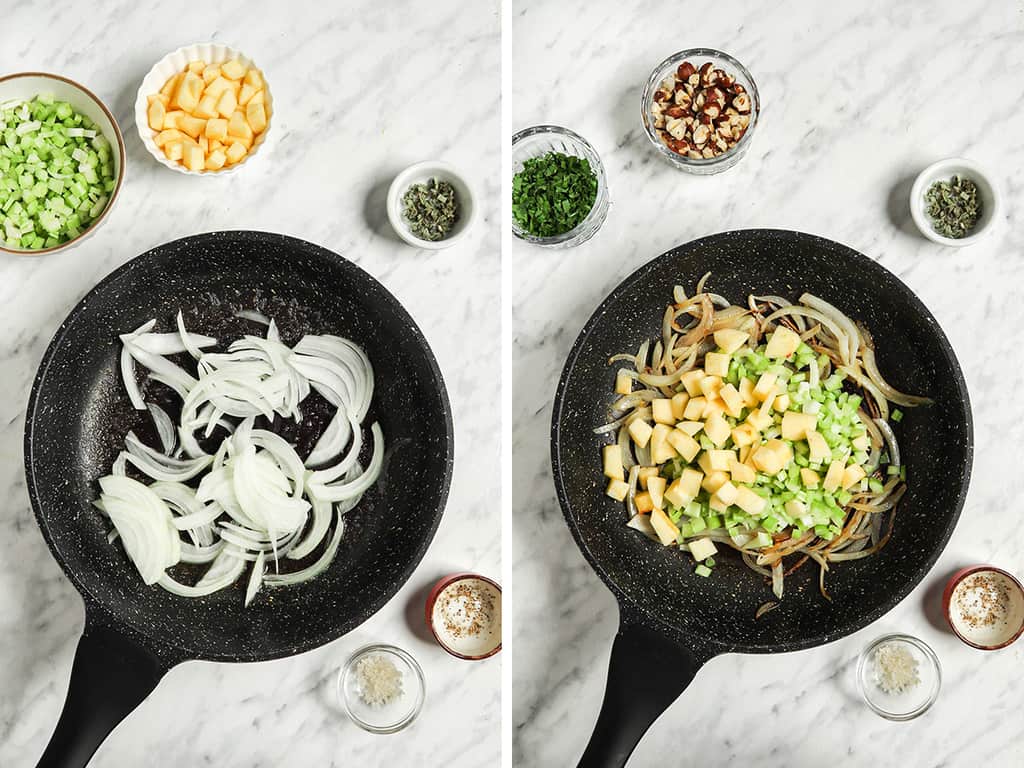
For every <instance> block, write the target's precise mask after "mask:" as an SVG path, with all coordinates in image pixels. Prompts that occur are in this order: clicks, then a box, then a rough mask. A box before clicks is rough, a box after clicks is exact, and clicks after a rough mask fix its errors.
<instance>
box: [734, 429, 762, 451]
mask: <svg viewBox="0 0 1024 768" xmlns="http://www.w3.org/2000/svg"><path fill="white" fill-rule="evenodd" d="M731 434H732V441H733V442H734V443H735V444H736V447H737V448H742V447H744V446H747V445H751V444H752V443H754V442H756V441H757V439H758V431H757V428H756V427H754V425H753V424H747V423H743V424H740V425H739V426H738V427H736V428H735V429H733V430H732V433H731Z"/></svg>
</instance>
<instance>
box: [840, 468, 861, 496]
mask: <svg viewBox="0 0 1024 768" xmlns="http://www.w3.org/2000/svg"><path fill="white" fill-rule="evenodd" d="M865 477H867V472H865V471H864V467H862V466H861V465H860V464H851V465H850V466H848V467H847V468H846V469H845V470H843V480H842V484H843V489H844V490H849V489H850V488H852V487H853V486H854V485H856V484H857V483H859V482H860V481H861V480H863V479H864V478H865Z"/></svg>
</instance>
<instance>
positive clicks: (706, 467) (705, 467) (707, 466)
mask: <svg viewBox="0 0 1024 768" xmlns="http://www.w3.org/2000/svg"><path fill="white" fill-rule="evenodd" d="M697 466H698V467H700V468H701V471H702V472H703V473H704V474H705V475H710V474H711V473H712V472H713V471H714V470H713V469H711V455H710V454H709V453H708V452H707V451H703V452H702V453H701V454H700V456H698V457H697Z"/></svg>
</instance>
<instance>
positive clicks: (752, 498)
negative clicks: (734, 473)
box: [733, 485, 768, 515]
mask: <svg viewBox="0 0 1024 768" xmlns="http://www.w3.org/2000/svg"><path fill="white" fill-rule="evenodd" d="M767 503H768V501H767V500H766V499H764V498H762V497H761V496H758V495H757V494H756V493H754V492H753V491H752V490H750V489H749V488H747V486H745V485H741V486H740V487H739V488H738V489H737V490H736V500H735V501H733V504H735V505H736V506H737V507H739V508H740V509H742V510H743V511H744V512H746V513H747V514H748V515H760V514H761V513H762V512H764V508H765V505H766V504H767Z"/></svg>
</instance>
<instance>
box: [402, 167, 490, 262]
mask: <svg viewBox="0 0 1024 768" xmlns="http://www.w3.org/2000/svg"><path fill="white" fill-rule="evenodd" d="M430 179H437V180H438V181H447V182H448V183H449V184H451V185H452V187H454V188H455V195H456V198H457V202H458V209H459V218H458V220H457V221H456V222H455V226H454V227H452V231H451V232H449V233H448V237H446V238H444V239H443V240H422V239H420V238H418V237H416V235H414V234H413V233H412V232H410V231H409V224H408V222H406V220H405V216H404V215H403V213H402V197H403V196H404V195H405V192H406V190H408V189H409V187H411V186H413V185H414V184H424V183H426V182H427V181H429V180H430ZM387 207H388V221H390V222H391V226H392V227H393V228H394V230H395V232H396V233H397V234H398V236H399V237H400V238H402V239H403V240H405V242H407V243H408V244H409V245H412V246H414V247H416V248H426V249H428V250H432V251H439V250H441V249H442V248H448V247H450V246H453V245H455V243H457V242H458V241H459V240H462V239H463V238H464V237H465V236H466V234H467V233H468V232H469V230H470V228H471V227H472V226H473V222H474V221H475V220H476V203H475V200H474V196H473V190H472V187H470V185H469V182H468V181H467V180H466V178H465V177H464V176H463V175H462V174H460V173H459V172H458V171H456V170H455V169H454V168H453V167H452V166H450V165H448V163H443V162H439V161H438V162H435V161H430V160H427V161H424V162H422V163H416V164H415V165H410V166H409V167H408V168H406V169H405V170H404V171H402V172H401V173H400V174H398V175H397V176H395V180H394V181H392V182H391V186H390V187H389V188H388V199H387Z"/></svg>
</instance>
